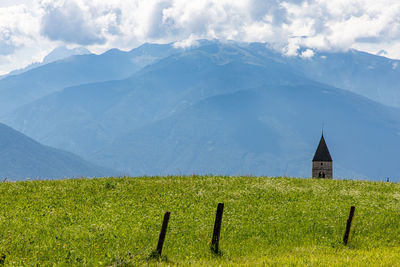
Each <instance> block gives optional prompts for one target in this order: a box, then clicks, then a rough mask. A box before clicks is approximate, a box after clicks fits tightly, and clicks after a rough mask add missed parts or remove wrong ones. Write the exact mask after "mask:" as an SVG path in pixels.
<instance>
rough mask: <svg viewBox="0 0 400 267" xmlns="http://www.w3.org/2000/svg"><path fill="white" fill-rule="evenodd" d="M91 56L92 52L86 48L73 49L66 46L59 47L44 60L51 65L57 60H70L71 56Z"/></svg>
mask: <svg viewBox="0 0 400 267" xmlns="http://www.w3.org/2000/svg"><path fill="white" fill-rule="evenodd" d="M87 54H91V52H90V51H89V50H88V49H86V48H85V47H75V48H72V49H69V48H67V47H66V46H59V47H57V48H55V49H53V51H51V52H50V53H49V54H48V55H47V56H46V57H45V58H44V59H43V63H45V64H47V63H51V62H54V61H57V60H62V59H65V58H68V57H70V56H78V55H87Z"/></svg>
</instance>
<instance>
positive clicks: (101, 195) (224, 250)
mask: <svg viewBox="0 0 400 267" xmlns="http://www.w3.org/2000/svg"><path fill="white" fill-rule="evenodd" d="M219 202H223V203H224V204H225V208H224V214H223V219H222V229H221V239H220V249H221V253H220V254H219V255H214V254H213V253H212V252H211V250H210V243H211V237H212V231H213V227H214V219H215V211H216V208H217V204H218V203H219ZM351 205H354V206H355V207H356V210H355V216H354V220H353V225H352V229H351V232H350V239H349V244H348V245H347V246H344V245H343V241H342V238H343V233H344V231H345V226H346V220H347V217H348V214H349V209H350V206H351ZM165 211H170V212H171V218H170V221H169V226H168V231H167V235H166V240H165V244H164V248H163V253H162V256H161V257H160V258H155V257H152V256H151V255H153V253H152V252H153V251H154V250H155V248H156V246H157V241H158V235H159V231H160V227H161V224H162V218H163V215H164V212H165ZM0 264H4V265H5V266H53V265H55V266H71V265H72V266H137V265H183V266H185V265H200V266H209V265H222V266H225V265H226V266H232V265H243V266H254V265H267V266H366V265H367V266H400V185H399V184H395V183H386V182H368V181H352V180H319V179H296V178H269V177H219V176H218V177H217V176H188V177H142V178H127V177H125V178H101V179H66V180H59V181H24V182H3V183H0Z"/></svg>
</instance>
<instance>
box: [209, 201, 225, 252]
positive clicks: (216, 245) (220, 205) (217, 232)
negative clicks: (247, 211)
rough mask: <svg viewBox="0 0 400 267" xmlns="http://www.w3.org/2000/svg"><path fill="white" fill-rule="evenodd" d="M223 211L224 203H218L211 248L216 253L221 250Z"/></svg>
mask: <svg viewBox="0 0 400 267" xmlns="http://www.w3.org/2000/svg"><path fill="white" fill-rule="evenodd" d="M223 212H224V203H218V207H217V213H216V215H215V223H214V232H213V237H212V240H211V250H212V251H213V252H214V253H216V254H217V253H218V251H219V236H220V232H221V223H222V213H223Z"/></svg>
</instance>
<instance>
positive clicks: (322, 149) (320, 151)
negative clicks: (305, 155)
mask: <svg viewBox="0 0 400 267" xmlns="http://www.w3.org/2000/svg"><path fill="white" fill-rule="evenodd" d="M312 161H332V158H331V154H330V153H329V149H328V147H327V146H326V143H325V139H324V134H322V136H321V140H320V141H319V145H318V148H317V151H315V155H314V158H313V160H312Z"/></svg>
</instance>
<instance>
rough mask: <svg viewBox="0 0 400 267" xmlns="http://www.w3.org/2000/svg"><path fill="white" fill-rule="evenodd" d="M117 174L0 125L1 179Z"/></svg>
mask: <svg viewBox="0 0 400 267" xmlns="http://www.w3.org/2000/svg"><path fill="white" fill-rule="evenodd" d="M113 174H114V175H115V174H117V173H116V172H114V171H111V170H109V169H106V168H101V167H98V166H96V165H94V164H91V163H89V162H87V161H85V160H83V159H82V158H80V157H78V156H76V155H74V154H72V153H70V152H66V151H63V150H59V149H54V148H51V147H47V146H44V145H41V144H39V143H38V142H36V141H34V140H32V139H31V138H29V137H27V136H25V135H23V134H21V133H19V132H17V131H15V130H13V129H11V128H10V127H8V126H6V125H4V124H0V179H5V178H7V179H8V180H19V179H26V178H33V179H37V178H42V179H44V178H47V179H54V178H56V179H57V178H67V177H102V176H106V175H113Z"/></svg>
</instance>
